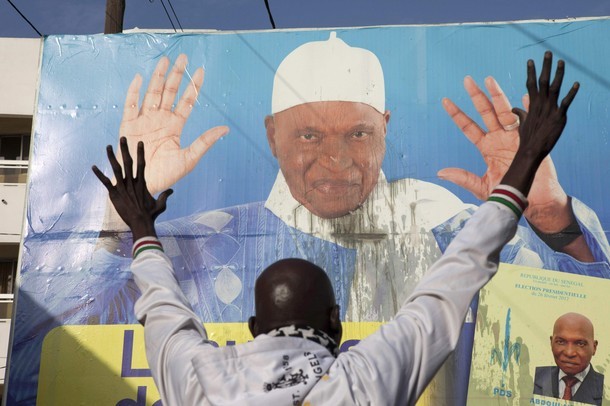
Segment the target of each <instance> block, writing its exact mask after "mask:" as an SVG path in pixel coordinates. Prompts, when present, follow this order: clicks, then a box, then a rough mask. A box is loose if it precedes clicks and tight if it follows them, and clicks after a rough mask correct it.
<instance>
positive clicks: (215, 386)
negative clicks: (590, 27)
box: [93, 52, 578, 405]
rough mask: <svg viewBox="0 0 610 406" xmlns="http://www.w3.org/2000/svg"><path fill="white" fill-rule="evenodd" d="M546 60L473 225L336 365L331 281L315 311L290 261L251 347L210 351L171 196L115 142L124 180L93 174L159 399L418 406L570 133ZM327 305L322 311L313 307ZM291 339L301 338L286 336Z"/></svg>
mask: <svg viewBox="0 0 610 406" xmlns="http://www.w3.org/2000/svg"><path fill="white" fill-rule="evenodd" d="M551 64H552V55H551V53H550V52H547V53H546V54H545V58H544V64H543V68H542V73H541V75H540V81H539V86H538V85H537V84H536V74H535V69H534V64H533V61H528V80H527V88H528V93H529V95H530V101H531V105H530V111H529V113H526V112H525V111H523V110H515V112H516V113H517V114H518V115H519V117H520V119H521V122H522V125H521V128H520V143H519V147H518V150H517V153H516V155H515V157H514V160H513V162H512V164H511V166H510V167H509V169H508V171H507V172H506V174H505V175H504V176H503V178H502V184H501V185H499V186H498V187H496V188H495V189H494V190H493V192H492V193H491V195H490V196H489V200H490V202H488V203H485V204H483V205H482V206H481V208H480V209H479V210H478V211H477V212H476V213H475V215H474V216H473V217H472V219H470V220H469V221H468V222H467V224H466V226H465V227H464V229H463V230H462V232H461V233H460V234H459V235H458V236H457V237H456V238H455V240H454V241H453V242H452V244H451V245H450V246H449V247H448V248H447V251H446V252H445V254H444V256H443V258H441V259H440V260H439V261H438V262H437V263H436V264H435V265H434V266H433V267H432V268H431V269H430V270H429V272H428V273H427V274H426V276H425V277H424V278H423V280H422V281H421V282H420V284H419V285H418V286H417V288H416V289H415V290H414V292H413V293H412V295H411V296H410V297H409V299H408V300H407V301H406V302H405V303H404V304H403V306H402V307H401V309H400V311H399V312H398V314H397V315H396V317H395V318H394V320H393V321H391V322H389V323H388V324H387V325H385V326H383V327H382V328H381V329H380V331H379V332H377V333H374V334H373V335H371V336H370V337H368V338H367V339H365V340H363V341H362V342H361V343H360V344H359V345H357V346H356V347H354V348H353V349H352V350H351V351H349V352H347V353H343V354H341V355H339V356H338V357H337V358H336V359H334V357H333V354H332V352H331V351H329V348H330V349H331V350H332V348H333V346H332V342H333V341H334V342H335V348H336V341H338V340H339V339H340V336H341V335H340V334H341V333H340V320H339V314H338V313H339V311H338V308H337V306H336V305H335V304H334V300H333V299H334V298H333V297H332V296H333V292H332V288H330V283H329V281H328V280H327V279H325V278H324V277H323V276H324V275H323V274H322V273H320V272H318V273H317V274H316V275H318V276H317V277H316V278H315V279H316V281H321V282H320V285H321V286H319V292H318V294H317V295H315V296H313V297H310V300H311V301H312V302H311V305H312V306H313V307H314V308H313V309H309V308H308V304H309V303H308V302H307V299H306V297H304V296H301V295H300V294H299V293H302V292H300V289H303V288H306V286H304V285H303V284H299V283H296V284H295V283H291V282H289V281H288V278H289V276H290V275H294V274H302V272H300V271H299V270H298V269H297V268H300V267H301V266H299V265H296V266H295V264H291V263H288V264H276V265H273V266H272V267H271V269H269V270H268V271H266V272H265V273H263V276H262V277H261V279H260V280H259V283H257V291H256V294H257V299H256V310H257V314H256V318H253V319H251V320H250V323H249V324H250V327H251V331H252V333H253V335H255V340H254V341H253V342H250V343H247V344H243V345H239V346H235V347H225V348H222V349H217V348H214V347H213V346H211V345H210V344H209V343H208V342H207V335H206V332H205V330H204V328H203V327H202V326H201V323H200V321H199V320H198V318H197V316H196V315H195V314H194V313H193V312H192V310H191V308H190V305H189V303H188V301H187V299H186V297H185V296H184V295H183V294H182V292H181V290H180V288H179V286H178V284H177V283H176V279H175V275H174V273H173V271H172V267H171V263H170V261H169V259H168V258H167V257H166V256H165V255H164V254H163V249H162V247H161V244H160V242H159V241H158V240H157V239H156V232H155V226H154V220H155V218H156V217H157V216H158V215H159V214H160V213H161V212H163V211H164V210H165V202H166V199H167V197H168V196H169V194H171V190H167V191H164V192H163V193H161V195H160V196H159V198H158V199H154V198H153V197H152V196H151V195H150V193H149V192H148V190H147V185H146V182H145V180H144V170H145V165H144V162H145V159H144V146H143V144H142V143H139V144H138V159H137V173H136V176H135V178H134V176H133V171H132V167H133V161H132V159H131V156H130V155H129V150H128V146H127V142H126V140H125V139H124V138H122V139H121V143H120V147H121V153H122V156H123V163H124V165H123V166H124V168H125V174H124V175H123V170H122V168H121V165H120V164H119V163H118V161H117V160H116V158H115V156H114V154H113V152H112V148H111V147H109V148H108V156H109V159H110V162H111V164H112V168H113V172H114V176H115V177H116V178H117V184H116V185H112V183H111V181H110V180H109V179H108V178H107V177H105V176H104V175H103V174H102V173H101V172H100V171H99V169H97V168H96V167H94V168H93V170H94V172H95V173H96V175H97V176H98V178H99V179H100V180H101V181H102V183H103V184H104V185H105V186H106V188H107V189H108V191H109V194H110V199H111V201H112V202H113V204H114V206H115V207H116V209H117V212H118V213H119V215H120V216H121V217H122V218H123V220H124V221H125V222H126V224H127V225H128V226H129V227H130V229H131V231H132V233H133V239H134V242H135V244H134V247H133V248H134V249H133V254H134V258H135V260H134V263H133V265H132V270H133V272H134V275H135V279H136V282H137V283H138V286H139V287H140V289H141V290H142V297H141V298H140V299H139V300H138V303H137V305H136V313H137V316H138V318H139V320H140V321H141V322H142V323H143V324H144V326H145V335H146V345H147V355H148V359H149V364H150V365H151V369H152V371H153V376H154V378H155V381H156V383H157V386H158V388H159V391H160V393H161V396H162V399H163V402H164V403H165V404H168V405H173V404H179V405H190V404H216V403H224V404H307V403H308V402H311V403H313V404H323V403H325V404H362V403H372V404H414V403H415V401H416V400H417V398H418V397H419V395H420V394H421V392H422V391H423V389H424V388H425V387H426V385H427V383H428V382H429V380H430V379H431V378H432V376H433V375H434V373H435V372H436V370H437V369H438V368H439V367H440V365H441V364H442V362H443V361H444V359H445V358H446V357H447V355H448V354H449V352H450V351H451V349H452V348H454V347H455V345H456V342H457V337H458V336H459V331H460V329H461V325H462V321H463V319H464V317H465V315H466V311H467V308H468V305H469V303H470V301H471V299H472V297H473V295H474V294H475V293H476V292H477V291H478V290H479V289H480V288H481V287H482V286H483V285H484V284H485V283H486V282H487V281H488V280H489V279H490V278H491V277H492V276H493V274H494V273H495V271H496V270H497V266H498V261H499V252H500V250H501V248H502V246H503V245H504V244H505V243H506V242H507V241H508V240H509V239H510V238H512V236H513V235H514V233H515V231H516V227H517V222H518V219H519V217H520V215H521V213H522V211H523V210H524V209H525V207H526V206H527V201H526V199H525V197H524V195H527V194H528V193H529V191H530V188H531V185H532V182H533V180H534V176H535V174H536V171H537V170H538V167H539V165H540V163H541V162H542V161H543V159H544V158H545V157H546V156H547V154H548V153H549V152H550V151H551V150H552V148H553V146H554V145H555V143H556V142H557V140H558V139H559V136H560V135H561V132H562V131H563V128H564V126H565V123H566V112H567V109H568V107H569V105H570V103H571V102H572V100H573V98H574V96H575V95H576V92H577V90H578V84H574V86H573V87H572V88H571V89H570V91H569V93H568V95H567V96H566V97H565V98H564V99H563V101H562V102H561V104H560V105H559V106H558V105H557V102H558V98H559V92H560V87H561V82H562V79H563V72H564V64H563V61H559V63H558V67H557V72H556V75H555V79H554V80H553V82H552V84H550V86H549V83H550V70H551ZM278 267H281V268H285V270H286V272H278V271H277V269H276V268H278ZM270 275H271V276H270ZM274 278H275V279H276V280H275V281H270V280H271V279H274ZM297 278H298V277H297ZM305 279H306V278H305ZM261 285H262V286H261ZM309 289H312V288H311V287H309ZM293 295H296V298H297V300H293V299H294V298H293ZM304 301H305V302H304ZM271 302H272V303H273V304H271ZM320 302H322V303H324V304H326V306H322V307H320V306H318V305H319V303H320ZM278 311H279V314H280V316H279V317H278V314H277V312H278ZM282 312H284V313H282ZM301 324H305V326H302V325H301ZM296 330H298V331H296ZM304 332H307V334H306V335H307V337H304V336H303V334H304ZM293 333H295V334H301V337H302V338H294V337H286V335H289V336H290V335H292V334H293ZM320 338H322V339H324V342H323V344H324V345H321V344H322V343H321V342H320ZM329 342H330V344H331V345H330V347H329V346H328V345H327V344H328V343H329ZM297 367H298V368H299V370H298V371H296V368H297ZM293 369H294V371H293Z"/></svg>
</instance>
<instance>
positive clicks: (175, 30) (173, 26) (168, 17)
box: [148, 0, 178, 32]
mask: <svg viewBox="0 0 610 406" xmlns="http://www.w3.org/2000/svg"><path fill="white" fill-rule="evenodd" d="M148 1H149V2H151V3H153V2H154V1H155V0H148ZM159 1H160V2H161V5H162V6H163V10H165V15H166V16H167V19H168V20H169V23H170V24H171V25H172V28H173V29H174V32H178V30H177V29H176V26H175V25H174V22H173V21H172V18H171V17H170V16H169V13H168V12H167V7H165V3H163V0H159Z"/></svg>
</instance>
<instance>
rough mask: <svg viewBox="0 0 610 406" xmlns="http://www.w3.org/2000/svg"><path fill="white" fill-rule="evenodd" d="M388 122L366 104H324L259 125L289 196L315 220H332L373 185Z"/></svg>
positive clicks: (289, 111) (303, 107)
mask: <svg viewBox="0 0 610 406" xmlns="http://www.w3.org/2000/svg"><path fill="white" fill-rule="evenodd" d="M389 119H390V113H389V112H385V114H381V113H380V112H379V111H377V110H375V109H374V108H373V107H371V106H369V105H367V104H363V103H354V102H344V101H325V102H313V103H305V104H301V105H298V106H295V107H291V108H289V109H287V110H284V111H281V112H279V113H276V114H274V115H273V116H268V117H267V118H266V120H265V126H266V128H267V138H268V141H269V146H270V147H271V151H272V153H273V156H275V157H276V158H277V160H278V163H279V165H280V169H281V171H282V173H283V175H284V177H285V179H286V182H287V184H288V187H289V189H290V193H291V194H292V196H293V197H294V198H295V199H296V200H297V201H298V202H299V203H301V204H302V205H303V206H305V207H306V208H307V209H308V210H309V211H310V212H312V213H313V214H315V215H317V216H319V217H322V218H337V217H341V216H344V215H346V214H348V213H349V212H351V211H353V210H355V209H357V208H358V207H360V206H361V205H362V203H363V202H364V201H365V200H366V199H367V198H368V196H369V194H370V193H371V191H372V190H373V188H374V187H375V185H376V184H377V179H378V177H379V172H380V170H381V163H382V162H383V157H384V155H385V135H386V129H387V123H388V121H389Z"/></svg>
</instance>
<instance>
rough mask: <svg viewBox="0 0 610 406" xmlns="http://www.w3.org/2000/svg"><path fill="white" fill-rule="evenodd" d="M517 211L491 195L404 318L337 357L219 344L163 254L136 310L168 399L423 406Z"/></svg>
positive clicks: (310, 349) (142, 264) (260, 343)
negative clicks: (427, 390) (427, 389)
mask: <svg viewBox="0 0 610 406" xmlns="http://www.w3.org/2000/svg"><path fill="white" fill-rule="evenodd" d="M517 222H518V218H517V216H516V215H515V214H514V213H513V212H512V211H511V210H510V209H509V208H507V207H506V206H504V205H502V204H499V203H495V202H487V203H485V204H483V205H482V206H481V207H480V208H479V209H478V210H477V211H476V213H475V215H473V217H472V218H471V219H470V220H469V221H468V222H467V224H466V226H465V227H464V229H463V230H462V231H461V232H460V233H459V234H458V236H457V237H456V238H455V239H454V241H453V242H452V243H451V244H450V245H449V247H448V248H447V251H446V252H445V254H444V255H443V256H442V258H440V259H439V260H438V261H437V262H436V263H435V264H434V265H433V266H432V267H431V268H430V270H429V271H428V272H427V273H426V275H425V276H424V278H423V279H422V280H421V282H420V283H419V284H418V286H417V287H416V289H415V291H414V292H413V293H412V295H411V296H410V297H409V298H408V299H407V300H406V301H405V303H404V304H403V306H402V307H401V309H400V310H399V312H398V313H397V314H396V316H395V317H394V319H393V320H392V321H390V322H389V323H387V324H385V325H383V326H382V327H381V328H380V329H379V330H378V331H377V332H375V333H373V334H372V335H370V336H369V337H367V338H366V339H364V340H362V341H361V342H360V343H359V344H358V345H356V346H353V347H351V349H350V351H348V352H345V353H342V354H340V355H339V357H337V358H336V359H335V358H334V357H333V356H332V355H331V354H330V353H329V352H328V350H326V348H324V347H322V346H320V345H318V344H316V343H314V342H312V341H309V340H305V339H301V338H293V337H269V336H266V335H260V336H258V337H257V338H256V339H255V340H254V341H251V342H249V343H246V344H240V345H236V346H230V347H223V348H215V347H214V346H212V345H211V344H209V343H208V342H207V334H206V331H205V329H204V327H203V325H202V323H201V322H200V320H199V319H198V318H197V316H196V315H195V314H194V313H193V311H192V309H191V307H190V304H189V303H188V301H187V300H186V298H185V296H184V295H183V293H182V292H181V290H180V287H179V286H178V284H177V283H176V280H175V277H174V274H173V270H172V267H171V263H170V261H169V260H168V258H167V257H166V256H165V255H164V254H163V253H162V252H161V251H154V250H150V251H146V252H143V253H142V254H141V255H139V256H138V257H137V258H136V259H135V260H134V262H133V264H132V271H133V273H134V277H135V280H136V283H137V284H138V286H139V288H140V290H141V291H142V297H141V298H140V299H139V300H138V302H137V303H136V307H135V310H136V315H137V317H138V319H139V320H140V321H141V322H142V323H143V324H144V327H145V340H146V354H147V357H148V362H149V364H150V367H151V370H152V373H153V377H154V379H155V382H156V384H157V387H158V389H159V392H160V394H161V398H162V400H163V403H164V404H165V405H166V406H170V405H219V404H222V405H233V404H235V405H238V404H239V405H245V404H247V405H269V404H274V405H293V404H307V402H309V403H310V404H312V405H320V404H328V405H343V404H374V405H394V404H409V405H410V404H414V403H415V401H416V400H417V398H418V397H419V396H420V395H421V393H422V391H423V390H424V389H425V387H426V385H427V384H428V382H429V381H430V380H431V379H432V377H433V376H434V374H435V373H436V371H437V370H438V368H439V367H440V366H441V364H442V363H443V361H444V360H445V359H446V357H447V356H448V355H449V353H450V352H451V351H452V350H453V349H454V348H455V345H456V343H457V340H458V337H459V332H460V329H461V327H462V323H463V321H464V317H465V315H466V312H467V310H468V305H469V304H470V301H471V300H472V298H473V296H474V295H475V294H476V293H477V292H478V290H479V289H480V288H481V287H482V286H484V285H485V283H487V282H488V281H489V279H490V278H491V277H492V276H493V275H494V274H495V272H496V271H497V267H498V258H499V253H500V250H501V248H502V247H503V246H504V244H505V243H506V242H508V241H509V240H510V239H511V238H512V237H513V235H514V233H515V230H516V227H517Z"/></svg>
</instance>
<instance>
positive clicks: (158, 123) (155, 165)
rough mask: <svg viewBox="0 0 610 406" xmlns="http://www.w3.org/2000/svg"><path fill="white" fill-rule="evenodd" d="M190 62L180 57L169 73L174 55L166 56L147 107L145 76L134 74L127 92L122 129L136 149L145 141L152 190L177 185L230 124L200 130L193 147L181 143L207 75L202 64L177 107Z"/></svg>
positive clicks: (152, 80)
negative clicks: (139, 143)
mask: <svg viewBox="0 0 610 406" xmlns="http://www.w3.org/2000/svg"><path fill="white" fill-rule="evenodd" d="M187 62H188V61H187V57H186V55H184V54H181V55H180V56H178V58H177V59H176V62H175V63H174V66H173V67H172V69H171V71H170V72H169V74H168V75H167V78H166V77H165V75H166V73H167V69H168V67H169V59H168V58H167V57H163V58H161V60H160V61H159V63H158V64H157V67H156V68H155V70H154V72H153V74H152V77H151V78H150V83H149V84H148V89H147V90H146V94H145V95H144V100H143V101H142V106H138V104H139V98H140V88H141V86H142V77H141V76H140V75H136V76H135V77H134V79H133V81H132V82H131V85H130V86H129V89H128V90H127V96H126V97H125V107H124V110H123V120H122V121H121V127H120V130H119V134H120V136H121V137H125V138H126V139H127V144H128V146H129V147H130V148H131V149H132V150H133V149H134V148H135V147H136V145H137V143H138V142H139V141H142V142H143V143H144V144H145V145H146V148H145V151H146V152H145V155H146V156H145V158H146V162H147V166H146V174H145V175H146V179H147V182H148V187H149V190H150V193H151V194H153V195H154V194H156V193H158V192H160V191H162V190H165V189H167V188H168V187H170V186H172V185H174V184H175V183H176V182H177V181H178V180H180V179H181V178H183V177H184V176H185V175H186V174H187V173H189V172H190V171H191V170H193V168H194V167H195V165H196V164H197V163H198V162H199V160H200V159H201V157H202V156H203V155H204V154H205V153H206V152H207V150H208V149H209V148H210V147H211V146H212V145H214V143H215V142H216V141H217V140H218V139H219V138H221V137H222V136H224V135H225V134H227V133H228V132H229V128H228V127H226V126H219V127H214V128H211V129H209V130H207V131H205V132H204V133H203V134H201V135H200V136H199V137H198V138H197V139H196V140H195V141H193V143H192V144H191V145H190V146H188V147H185V148H182V147H181V145H180V136H181V135H182V129H183V127H184V124H185V123H186V120H187V119H188V118H189V116H190V114H191V112H192V111H193V106H194V105H195V103H196V102H197V97H198V95H199V89H200V88H201V86H202V84H203V78H204V71H203V69H202V68H198V69H197V70H196V71H195V73H194V74H193V75H192V76H191V78H190V82H191V83H190V84H189V86H187V88H186V90H185V91H184V93H183V95H182V97H180V100H179V101H178V103H177V104H175V106H174V103H175V101H176V97H177V94H178V89H179V88H180V83H181V82H182V77H183V76H184V72H185V69H186V65H187ZM120 160H121V158H120V150H119V162H120Z"/></svg>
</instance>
